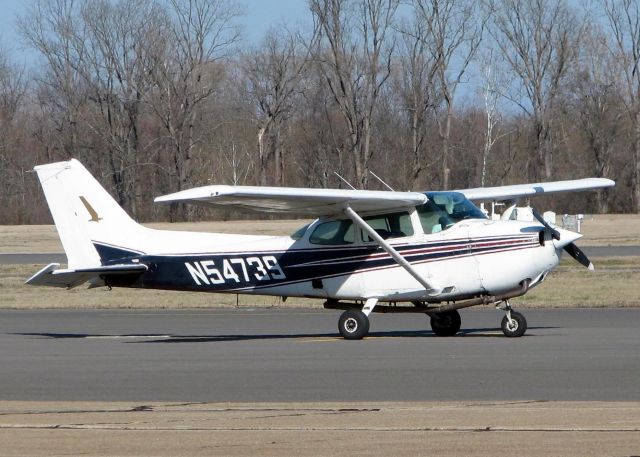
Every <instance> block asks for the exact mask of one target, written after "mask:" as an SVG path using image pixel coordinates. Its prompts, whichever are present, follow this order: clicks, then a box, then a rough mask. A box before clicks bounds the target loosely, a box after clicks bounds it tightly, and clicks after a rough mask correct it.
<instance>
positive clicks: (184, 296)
mask: <svg viewBox="0 0 640 457" xmlns="http://www.w3.org/2000/svg"><path fill="white" fill-rule="evenodd" d="M307 222H308V221H305V220H277V221H228V222H198V223H179V224H169V223H159V224H148V225H149V226H150V227H152V228H158V229H171V230H187V231H203V232H219V233H255V234H265V235H282V234H289V233H292V232H293V231H295V230H296V229H297V228H299V227H301V226H302V225H304V224H305V223H307ZM583 234H584V235H585V236H584V238H583V239H582V240H581V241H580V242H579V244H581V245H640V216H637V215H606V216H594V217H591V216H588V217H587V218H586V220H585V223H584V224H583ZM48 252H62V246H61V245H60V241H59V240H58V235H57V233H56V231H55V228H54V227H53V226H51V225H35V226H0V253H48ZM595 261H596V268H597V271H596V272H595V273H590V272H588V271H587V270H585V269H584V268H582V267H581V266H579V265H578V264H576V263H575V262H573V261H572V260H571V259H568V260H567V259H565V260H564V261H563V263H562V264H561V266H560V268H559V269H558V271H557V272H554V273H553V274H551V275H550V277H549V278H548V279H547V281H546V282H545V283H544V284H542V285H541V286H539V287H536V288H534V289H533V290H532V291H531V292H529V293H528V294H527V295H526V296H524V297H522V298H520V299H517V300H516V303H517V305H518V306H527V307H603V306H640V292H639V291H638V289H637V288H636V287H635V286H636V285H637V284H640V258H639V257H621V258H596V259H595ZM41 267H42V266H41V265H0V308H133V307H135V308H173V309H180V308H205V307H206V308H208V307H234V306H236V305H237V306H241V307H272V306H278V307H285V306H286V307H296V306H304V307H319V306H321V304H322V301H321V300H307V299H297V298H291V299H289V300H288V301H286V302H285V303H283V302H282V300H280V299H279V298H274V297H251V296H239V297H236V295H223V294H203V293H186V292H169V291H154V290H130V289H115V290H112V291H107V290H106V289H97V290H96V289H94V290H86V289H82V288H77V289H74V290H71V291H67V290H59V289H46V290H45V289H42V288H36V287H28V286H24V281H25V279H27V278H28V277H29V276H31V275H32V274H33V273H35V272H36V271H38V270H39V269H40V268H41Z"/></svg>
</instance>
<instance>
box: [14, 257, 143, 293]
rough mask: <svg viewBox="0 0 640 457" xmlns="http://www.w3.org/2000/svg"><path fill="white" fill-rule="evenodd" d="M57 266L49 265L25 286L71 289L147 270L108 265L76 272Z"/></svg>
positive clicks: (139, 265)
mask: <svg viewBox="0 0 640 457" xmlns="http://www.w3.org/2000/svg"><path fill="white" fill-rule="evenodd" d="M59 266H60V264H59V263H50V264H49V265H47V266H46V267H44V268H43V269H42V270H40V271H39V272H37V273H36V274H35V275H33V276H32V277H31V278H29V279H28V280H27V281H26V282H25V284H28V285H30V286H47V287H62V288H65V289H72V288H74V287H77V286H79V285H81V284H84V283H85V282H87V281H90V280H91V279H93V278H96V277H100V276H119V275H126V274H142V273H144V272H145V271H146V270H147V266H146V265H143V264H121V265H108V266H101V267H95V268H82V269H78V270H69V269H58V267H59Z"/></svg>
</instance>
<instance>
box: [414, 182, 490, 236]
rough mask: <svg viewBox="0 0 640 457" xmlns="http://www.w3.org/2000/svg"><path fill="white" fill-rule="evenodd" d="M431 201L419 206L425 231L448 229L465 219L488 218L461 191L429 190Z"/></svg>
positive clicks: (434, 231) (432, 231)
mask: <svg viewBox="0 0 640 457" xmlns="http://www.w3.org/2000/svg"><path fill="white" fill-rule="evenodd" d="M427 197H429V201H428V202H427V203H425V204H424V205H421V206H418V207H417V210H418V215H419V216H420V222H421V223H422V229H423V230H424V233H437V232H441V231H442V230H446V229H448V228H449V227H451V226H452V225H453V224H455V223H456V222H459V221H461V220H463V219H486V216H485V215H484V213H483V212H482V211H480V210H479V209H478V208H477V207H476V206H475V205H474V204H473V203H471V202H470V201H469V200H467V198H466V197H465V196H464V195H463V194H461V193H459V192H427Z"/></svg>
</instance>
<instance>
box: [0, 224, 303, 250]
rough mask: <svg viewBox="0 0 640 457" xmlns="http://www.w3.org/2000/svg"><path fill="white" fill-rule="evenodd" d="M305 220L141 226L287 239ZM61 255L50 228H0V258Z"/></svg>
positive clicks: (53, 230)
mask: <svg viewBox="0 0 640 457" xmlns="http://www.w3.org/2000/svg"><path fill="white" fill-rule="evenodd" d="M308 222H309V221H308V220H304V219H302V220H278V221H251V220H246V221H216V222H182V223H176V224H171V223H168V222H160V223H154V224H144V225H146V226H147V227H151V228H155V229H161V230H185V231H189V232H213V233H238V234H251V235H290V234H291V233H293V232H295V231H296V230H297V229H299V228H300V227H302V226H303V225H304V224H306V223H308ZM50 252H63V249H62V244H61V243H60V239H59V238H58V232H56V229H55V226H53V225H4V226H0V254H15V253H50Z"/></svg>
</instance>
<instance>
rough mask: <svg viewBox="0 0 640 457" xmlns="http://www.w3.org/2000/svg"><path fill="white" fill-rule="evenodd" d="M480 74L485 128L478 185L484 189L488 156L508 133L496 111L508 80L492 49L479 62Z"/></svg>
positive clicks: (499, 114) (499, 113)
mask: <svg viewBox="0 0 640 457" xmlns="http://www.w3.org/2000/svg"><path fill="white" fill-rule="evenodd" d="M479 65H480V71H481V74H482V77H481V81H482V88H481V89H482V98H483V100H484V114H485V120H486V122H485V128H484V142H483V149H482V166H481V169H480V179H479V184H480V186H481V187H484V186H485V185H486V184H487V174H488V166H489V156H490V155H491V151H492V149H493V147H494V146H495V144H496V143H497V142H498V141H499V140H500V139H501V138H503V137H504V136H505V135H507V134H508V132H504V131H503V130H502V129H501V123H502V119H503V114H502V113H501V112H500V111H499V110H498V101H499V100H500V99H501V97H502V95H501V93H502V88H503V87H505V86H508V85H509V82H508V78H505V77H504V74H503V73H501V72H500V71H499V69H498V66H499V65H500V60H499V59H498V58H497V56H496V55H495V54H494V52H493V50H492V49H489V50H488V51H487V53H486V54H485V55H484V56H483V57H482V58H481V59H480V61H479Z"/></svg>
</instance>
